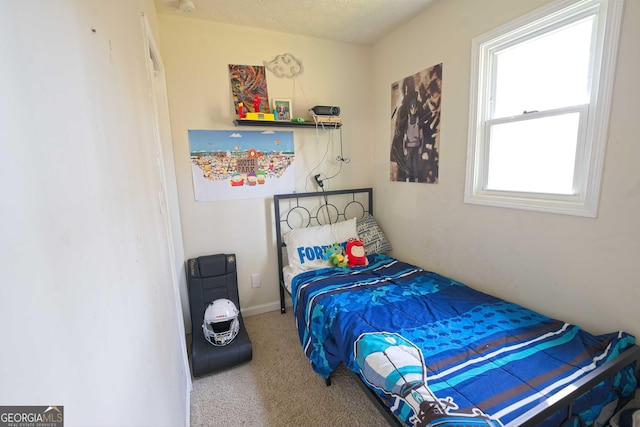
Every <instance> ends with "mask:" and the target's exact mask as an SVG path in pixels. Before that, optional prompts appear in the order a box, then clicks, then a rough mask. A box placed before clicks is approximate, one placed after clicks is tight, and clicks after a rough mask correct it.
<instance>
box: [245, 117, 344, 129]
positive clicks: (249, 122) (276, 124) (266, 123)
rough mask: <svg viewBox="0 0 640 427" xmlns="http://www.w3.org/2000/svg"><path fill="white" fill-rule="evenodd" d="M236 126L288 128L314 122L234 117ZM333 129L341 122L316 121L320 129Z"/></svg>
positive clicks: (307, 126) (307, 125)
mask: <svg viewBox="0 0 640 427" xmlns="http://www.w3.org/2000/svg"><path fill="white" fill-rule="evenodd" d="M233 124H235V125H236V126H263V127H288V128H314V127H316V124H315V123H314V122H287V121H284V120H244V119H236V120H234V121H233ZM323 125H324V129H335V128H339V127H342V123H324V124H323V123H318V127H319V128H320V129H322V128H323Z"/></svg>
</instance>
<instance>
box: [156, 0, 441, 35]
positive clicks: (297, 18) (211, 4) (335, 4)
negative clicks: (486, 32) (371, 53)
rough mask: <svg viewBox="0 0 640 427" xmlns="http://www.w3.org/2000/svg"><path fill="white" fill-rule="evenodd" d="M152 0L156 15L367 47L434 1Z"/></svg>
mask: <svg viewBox="0 0 640 427" xmlns="http://www.w3.org/2000/svg"><path fill="white" fill-rule="evenodd" d="M154 1H155V4H156V8H157V10H158V13H160V14H172V15H180V16H188V17H193V18H198V19H205V20H209V21H214V22H224V23H228V24H234V25H241V26H245V27H254V28H261V29H264V30H273V31H281V32H285V33H290V34H297V35H302V36H308V37H315V38H321V39H325V40H333V41H336V42H342V43H353V44H359V45H365V46H373V45H374V44H375V43H377V42H378V41H380V40H381V39H382V38H383V37H384V36H386V35H387V34H389V33H391V32H392V31H393V30H395V29H396V28H398V27H400V26H402V24H404V23H405V22H407V21H409V20H410V19H411V18H412V17H413V16H416V14H417V13H419V12H421V11H423V10H424V9H425V8H426V7H428V5H429V4H430V3H432V2H433V1H435V0H154ZM181 1H187V2H190V3H192V4H193V6H194V7H195V10H193V11H191V12H184V11H182V10H180V9H179V5H180V2H181ZM230 37H233V36H232V35H230Z"/></svg>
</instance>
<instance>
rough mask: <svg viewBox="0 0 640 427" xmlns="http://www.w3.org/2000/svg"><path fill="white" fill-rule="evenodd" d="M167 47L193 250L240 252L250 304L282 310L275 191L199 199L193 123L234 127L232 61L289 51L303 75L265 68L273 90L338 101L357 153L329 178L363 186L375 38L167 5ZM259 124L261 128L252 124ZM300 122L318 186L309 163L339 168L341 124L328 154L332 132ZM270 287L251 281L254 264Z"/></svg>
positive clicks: (300, 164)
mask: <svg viewBox="0 0 640 427" xmlns="http://www.w3.org/2000/svg"><path fill="white" fill-rule="evenodd" d="M159 25H160V41H159V44H160V50H161V52H162V57H163V60H164V63H165V67H166V74H167V87H168V96H169V106H170V112H171V128H172V132H173V141H174V158H175V162H176V173H177V183H178V191H179V198H180V213H181V217H182V227H183V235H184V244H185V254H186V257H187V258H193V257H198V256H202V255H209V254H215V253H235V254H236V255H237V257H238V286H239V291H240V301H241V304H242V309H243V312H244V313H245V314H255V313H259V312H264V311H271V310H276V309H277V308H278V307H279V305H278V272H277V258H276V256H277V255H276V254H277V253H276V251H275V237H274V235H273V233H274V231H275V230H274V219H273V207H272V201H271V198H262V199H247V200H230V201H217V202H196V201H195V198H194V191H193V181H192V176H191V163H190V159H189V141H188V135H187V131H188V130H191V129H208V130H228V129H234V128H235V126H234V125H233V120H234V108H233V103H232V96H231V86H230V82H229V72H228V65H229V64H242V65H263V61H271V60H272V59H274V58H275V57H276V56H277V55H280V54H284V53H290V54H292V55H294V56H295V57H296V58H298V59H299V60H301V61H302V63H303V67H304V72H303V74H302V75H301V76H300V78H299V79H298V83H296V82H294V80H291V79H287V78H280V79H279V78H276V77H275V76H274V74H272V73H271V72H267V85H268V91H269V96H270V97H271V98H288V99H292V104H293V113H294V116H308V112H307V111H308V109H309V108H311V107H313V106H314V105H339V106H340V107H341V115H342V117H343V120H344V126H343V147H344V155H345V157H349V158H350V159H351V162H350V163H349V164H347V165H344V167H343V168H342V172H341V174H340V175H338V176H337V177H336V178H335V179H334V180H332V181H331V182H328V183H327V186H326V187H325V188H329V189H331V188H334V189H338V188H345V187H349V186H364V185H367V184H368V183H369V182H370V180H369V176H370V173H369V171H368V169H369V167H370V158H371V157H370V156H371V154H370V130H369V127H370V119H369V117H370V109H369V106H370V105H371V100H372V96H371V87H372V85H371V80H370V76H371V72H370V69H369V65H370V63H369V60H370V51H371V49H370V48H366V47H359V46H354V45H347V44H339V43H334V42H329V41H323V40H319V39H313V38H307V37H299V36H292V35H287V34H282V33H278V32H270V31H262V30H256V29H252V28H246V27H238V26H232V25H226V24H219V23H212V22H206V21H202V20H197V19H194V18H184V17H181V16H175V15H159ZM244 129H245V130H261V128H244ZM281 130H293V131H294V139H295V150H296V172H297V179H296V190H297V191H305V190H306V191H312V190H315V187H314V186H313V184H312V182H311V180H310V179H307V178H308V175H309V172H310V171H311V170H312V169H313V168H315V167H316V166H318V165H320V167H319V168H318V169H317V170H316V172H314V173H324V174H326V175H332V174H333V173H335V172H336V171H337V170H338V168H339V165H338V163H337V162H336V161H335V160H334V159H335V158H336V156H337V155H338V154H339V148H340V147H339V139H338V136H339V134H338V133H334V136H333V138H334V139H333V143H332V144H330V146H329V153H328V154H327V159H328V161H326V162H321V158H322V156H323V154H324V152H325V150H326V147H327V144H328V137H329V135H328V134H327V133H325V132H322V131H321V132H320V138H319V140H318V141H317V140H316V132H315V130H314V129H313V128H306V129H292V128H282V129H281ZM254 273H258V274H261V275H262V287H261V288H258V289H252V288H251V281H250V279H251V274H254Z"/></svg>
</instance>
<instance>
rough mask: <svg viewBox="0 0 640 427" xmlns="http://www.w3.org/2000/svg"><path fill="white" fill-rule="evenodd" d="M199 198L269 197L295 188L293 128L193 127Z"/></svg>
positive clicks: (191, 139) (191, 137) (193, 161)
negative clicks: (196, 128) (215, 128)
mask: <svg viewBox="0 0 640 427" xmlns="http://www.w3.org/2000/svg"><path fill="white" fill-rule="evenodd" d="M189 147H190V151H191V171H192V174H193V188H194V193H195V198H196V200H197V201H201V202H210V201H215V200H231V199H248V198H266V197H272V196H273V195H274V194H279V193H292V192H293V191H294V189H295V176H296V174H295V168H294V160H295V154H294V144H293V132H291V131H273V130H267V131H238V130H190V131H189Z"/></svg>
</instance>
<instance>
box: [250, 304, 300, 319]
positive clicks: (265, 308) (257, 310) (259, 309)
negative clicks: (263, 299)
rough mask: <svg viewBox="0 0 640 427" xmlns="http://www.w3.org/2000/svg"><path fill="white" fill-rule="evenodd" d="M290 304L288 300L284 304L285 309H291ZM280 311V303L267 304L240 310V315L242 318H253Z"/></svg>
mask: <svg viewBox="0 0 640 427" xmlns="http://www.w3.org/2000/svg"><path fill="white" fill-rule="evenodd" d="M292 305H293V304H292V303H291V301H290V300H287V302H286V303H285V306H286V307H292ZM278 310H280V301H274V302H270V303H268V304H262V305H254V306H253V307H248V308H242V309H241V311H242V315H243V316H244V317H249V316H255V315H257V314H262V313H269V312H270V311H278Z"/></svg>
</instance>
